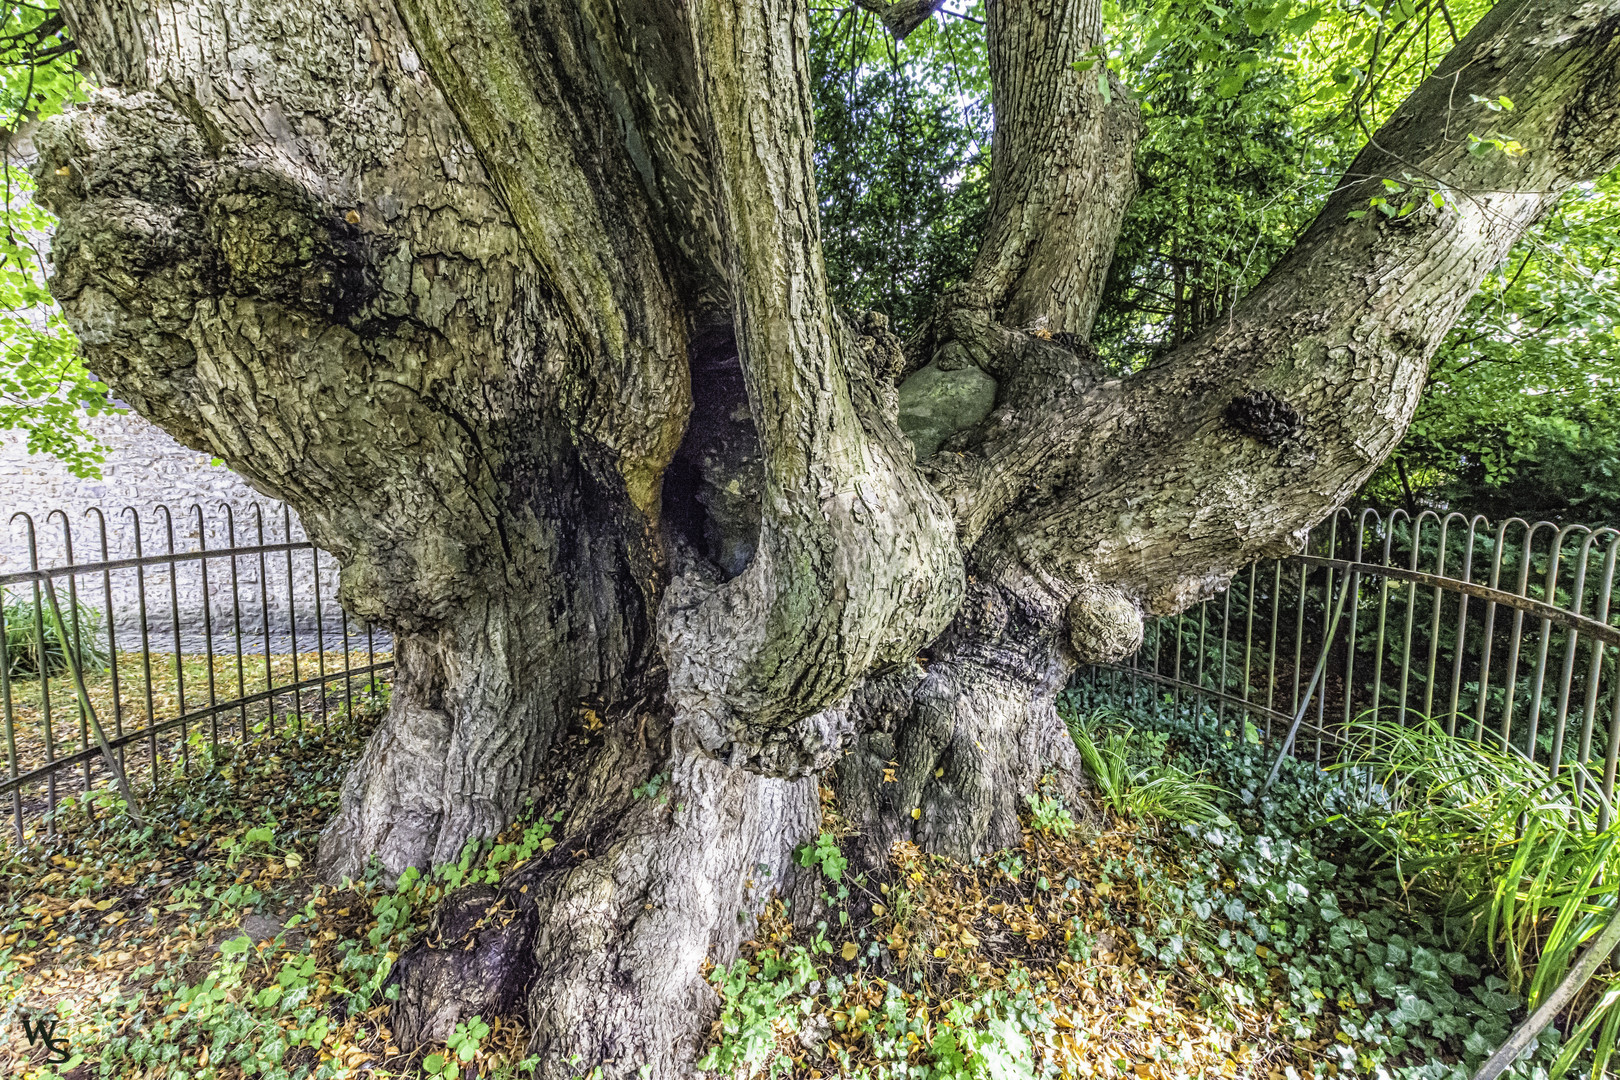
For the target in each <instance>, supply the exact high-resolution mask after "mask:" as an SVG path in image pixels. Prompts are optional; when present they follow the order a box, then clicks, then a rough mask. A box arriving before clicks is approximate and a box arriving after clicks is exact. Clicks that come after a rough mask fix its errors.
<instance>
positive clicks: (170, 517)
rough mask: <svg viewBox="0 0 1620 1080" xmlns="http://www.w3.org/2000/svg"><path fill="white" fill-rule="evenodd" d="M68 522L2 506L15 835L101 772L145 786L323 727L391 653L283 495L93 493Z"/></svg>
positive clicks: (4, 703) (4, 672)
mask: <svg viewBox="0 0 1620 1080" xmlns="http://www.w3.org/2000/svg"><path fill="white" fill-rule="evenodd" d="M267 518H268V519H269V520H268V521H267ZM109 519H110V520H109ZM74 525H75V523H74V522H73V521H72V520H70V518H69V516H68V514H67V513H65V512H63V511H60V510H57V511H52V512H51V513H49V514H47V515H45V516H44V518H43V520H42V521H39V522H36V521H35V519H34V518H33V517H32V516H30V515H28V514H24V513H19V514H16V515H13V517H12V518H11V526H12V532H13V546H12V548H10V549H8V550H7V552H6V553H5V557H6V558H7V559H8V560H9V561H10V562H11V563H12V564H13V565H15V564H17V563H21V564H22V565H21V566H20V567H19V568H16V569H10V570H8V571H7V572H4V573H0V632H3V636H4V640H5V642H6V657H5V662H4V663H3V664H0V715H3V720H4V729H5V744H6V768H7V772H6V779H5V780H4V782H3V783H0V796H3V797H4V798H5V799H7V800H9V802H10V804H11V805H10V810H11V814H10V816H11V818H12V825H13V830H12V831H14V832H15V834H16V837H17V839H18V840H19V841H21V840H23V838H24V836H25V832H26V830H27V829H28V828H29V827H31V823H34V822H42V823H43V826H44V827H45V828H46V829H47V830H49V829H50V828H52V825H51V816H52V814H53V812H54V811H55V810H56V809H57V807H58V805H59V803H60V802H61V801H62V800H63V799H64V798H66V797H68V796H69V795H72V794H74V793H78V792H89V791H90V790H91V789H92V788H94V787H96V786H97V785H98V784H100V783H102V782H104V781H106V780H108V779H112V780H115V781H117V782H119V783H120V784H123V783H124V781H125V778H126V777H127V779H128V784H129V786H130V787H131V788H133V789H135V790H137V791H138V790H140V789H141V788H148V789H150V788H156V787H157V786H158V785H159V784H160V783H161V782H162V781H163V779H164V778H165V777H168V776H173V775H175V774H179V775H184V774H186V773H189V772H190V771H192V770H193V769H194V768H196V767H198V766H199V765H203V764H206V763H208V762H211V761H213V760H215V759H217V758H218V757H219V756H220V754H221V751H222V749H224V748H225V747H227V746H229V745H230V744H233V743H234V744H236V745H242V744H245V743H247V742H248V741H250V740H251V739H253V738H256V737H262V736H265V735H270V736H275V735H278V734H282V733H284V732H287V731H293V732H300V731H303V730H305V728H306V724H308V723H310V722H313V721H315V720H317V719H318V721H319V723H320V724H321V726H322V728H323V729H324V728H325V726H326V724H327V721H328V718H329V712H330V711H331V709H333V708H334V707H348V708H352V707H353V705H354V698H355V695H356V693H357V692H358V693H364V692H366V691H367V690H368V689H369V688H370V687H371V686H372V682H373V680H375V679H377V678H379V677H380V676H382V675H383V674H384V673H386V672H388V671H389V670H391V668H392V643H391V642H390V641H389V639H388V638H387V636H386V635H385V634H383V633H381V632H378V631H375V630H373V629H372V628H371V627H369V626H365V625H361V624H356V623H351V622H350V620H349V618H348V616H347V615H346V614H345V613H344V611H343V609H342V607H341V606H340V605H339V604H338V602H337V597H336V585H337V573H336V565H335V562H334V560H333V559H332V557H331V556H330V555H327V554H326V553H325V552H322V551H319V550H318V549H316V548H315V546H314V545H313V544H311V543H310V542H309V540H308V539H306V538H305V537H304V535H303V533H302V531H301V529H300V528H299V527H298V526H297V524H296V519H295V518H294V517H293V515H292V513H291V511H290V510H288V509H287V508H286V507H279V508H274V509H272V510H271V511H270V512H269V513H268V514H267V513H266V510H265V508H264V507H262V506H260V505H258V504H252V505H251V506H249V507H245V508H237V507H232V506H229V505H220V506H218V507H217V508H215V510H214V512H213V513H212V514H210V513H207V512H205V511H204V509H203V508H202V507H200V506H192V507H189V508H187V509H186V510H184V511H181V512H178V513H177V512H175V511H172V510H171V509H170V508H168V507H163V506H159V507H156V508H154V509H153V511H152V512H150V513H149V514H147V515H146V516H145V517H144V518H143V516H142V515H141V514H140V512H139V511H137V510H136V509H134V508H131V507H126V508H124V509H123V510H122V511H120V512H118V513H117V514H107V513H104V512H103V511H101V510H99V509H95V508H92V509H90V510H88V511H86V512H85V514H84V517H83V519H82V520H81V521H80V522H79V523H78V534H77V535H75V528H74ZM177 529H178V530H179V532H180V539H181V541H182V542H181V543H180V544H178V545H177V541H176V531H177ZM184 541H190V543H189V544H187V543H185V542H184ZM154 549H156V552H155V553H154ZM85 550H90V551H92V552H93V553H94V555H93V558H92V559H91V560H89V561H79V560H80V558H81V555H80V553H82V552H83V551H85ZM0 569H5V566H4V564H0ZM104 747H105V749H104Z"/></svg>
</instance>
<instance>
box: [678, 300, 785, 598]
mask: <svg viewBox="0 0 1620 1080" xmlns="http://www.w3.org/2000/svg"><path fill="white" fill-rule="evenodd" d="M689 355H690V357H691V372H692V416H691V419H690V420H689V421H688V423H687V428H686V436H685V438H684V439H682V441H681V444H680V447H679V448H678V449H677V450H676V451H675V458H674V460H673V461H671V462H670V465H669V469H668V470H667V471H666V472H665V474H664V495H663V508H664V523H665V527H666V529H668V530H669V531H670V533H671V534H672V539H673V540H674V541H675V542H676V543H678V544H680V545H682V546H683V547H684V549H685V550H687V551H688V552H690V553H692V554H695V555H698V556H700V557H701V558H703V559H704V560H705V561H706V562H707V563H708V564H710V566H711V567H712V568H713V569H714V571H715V572H716V573H717V576H718V578H719V579H720V580H727V581H729V580H730V579H732V578H734V577H736V576H737V575H738V574H740V573H742V572H743V571H744V570H745V569H747V567H748V564H749V562H750V561H751V560H752V559H753V557H754V551H755V549H756V548H757V547H758V546H759V529H760V499H761V494H762V491H763V489H764V484H765V468H764V459H763V457H762V456H761V453H760V445H759V433H758V431H757V429H756V428H755V425H754V418H753V413H752V411H751V410H750V409H749V405H748V389H747V387H746V385H745V384H744V382H743V373H742V365H741V363H740V361H739V359H738V356H737V340H736V337H735V336H734V335H733V334H732V332H731V329H730V327H720V328H714V329H710V330H707V331H701V332H699V333H696V334H694V335H693V337H692V342H691V345H690V350H689Z"/></svg>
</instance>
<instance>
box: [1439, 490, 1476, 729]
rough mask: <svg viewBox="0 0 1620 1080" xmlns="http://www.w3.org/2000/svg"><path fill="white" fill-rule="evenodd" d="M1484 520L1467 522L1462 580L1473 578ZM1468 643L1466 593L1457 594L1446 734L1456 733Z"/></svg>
mask: <svg viewBox="0 0 1620 1080" xmlns="http://www.w3.org/2000/svg"><path fill="white" fill-rule="evenodd" d="M1482 520H1484V519H1483V518H1481V517H1480V516H1479V515H1477V514H1476V515H1475V516H1474V518H1473V519H1472V520H1470V521H1469V522H1468V533H1467V539H1466V540H1465V544H1466V546H1465V548H1464V550H1463V566H1462V578H1461V579H1460V580H1462V581H1469V582H1471V581H1473V580H1474V532H1475V530H1476V529H1477V528H1478V525H1479V522H1480V521H1482ZM1467 644H1468V594H1467V593H1459V594H1458V596H1457V644H1456V648H1455V650H1454V653H1455V655H1454V656H1453V658H1452V664H1451V703H1450V705H1448V706H1447V708H1446V734H1447V735H1455V734H1457V702H1458V698H1459V696H1460V695H1461V694H1462V672H1463V655H1464V653H1465V651H1466V649H1467Z"/></svg>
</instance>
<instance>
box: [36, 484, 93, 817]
mask: <svg viewBox="0 0 1620 1080" xmlns="http://www.w3.org/2000/svg"><path fill="white" fill-rule="evenodd" d="M53 518H61V519H62V558H63V559H64V560H65V562H66V565H68V566H72V565H73V527H72V526H71V525H70V524H69V523H68V516H67V513H66V512H65V511H62V510H52V511H51V512H50V513H48V514H46V515H45V520H46V522H49V521H51V520H52V519H53ZM66 577H67V583H68V614H67V618H68V622H69V623H71V624H72V626H73V642H72V644H71V645H70V644H69V643H68V640H67V630H68V628H67V627H66V626H63V625H62V624H61V622H60V620H59V619H58V620H56V636H57V638H58V640H59V641H60V642H61V645H62V651H63V652H64V653H66V652H67V650H68V649H70V648H71V649H72V650H73V655H74V657H75V658H77V657H82V656H83V655H84V633H83V629H82V627H81V626H80V625H79V589H78V575H77V574H68V575H66ZM66 662H67V657H66V656H64V657H63V663H66ZM89 749H90V718H89V717H88V716H87V715H86V714H85V711H84V707H83V706H82V705H81V706H79V741H78V743H77V744H76V745H75V747H74V753H75V754H77V753H78V752H80V751H83V750H89ZM90 767H91V762H90V759H89V758H85V761H84V772H83V776H82V783H83V788H82V790H83V792H84V794H86V795H88V794H90V786H91V785H90ZM86 811H87V812H89V807H88V805H87V806H86Z"/></svg>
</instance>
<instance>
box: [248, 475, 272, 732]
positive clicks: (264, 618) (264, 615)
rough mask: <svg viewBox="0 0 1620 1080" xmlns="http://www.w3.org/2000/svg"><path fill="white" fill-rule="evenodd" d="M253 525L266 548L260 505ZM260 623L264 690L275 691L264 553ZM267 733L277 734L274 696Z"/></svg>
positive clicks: (268, 705) (261, 559)
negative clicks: (262, 632)
mask: <svg viewBox="0 0 1620 1080" xmlns="http://www.w3.org/2000/svg"><path fill="white" fill-rule="evenodd" d="M253 524H254V526H255V527H256V528H257V529H258V537H259V546H260V547H261V548H262V547H264V510H263V508H261V507H260V506H259V504H258V503H254V504H253ZM259 623H260V625H262V626H263V627H264V688H265V689H266V690H270V689H273V688H274V687H275V685H276V676H275V673H274V672H273V671H272V670H271V667H270V580H269V564H268V562H267V561H266V560H265V557H264V552H262V551H261V552H259ZM264 708H265V713H264V720H265V725H264V726H265V731H266V733H267V734H269V735H272V736H273V735H275V733H276V698H275V695H274V694H271V695H269V696H268V697H266V698H265V702H264Z"/></svg>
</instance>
